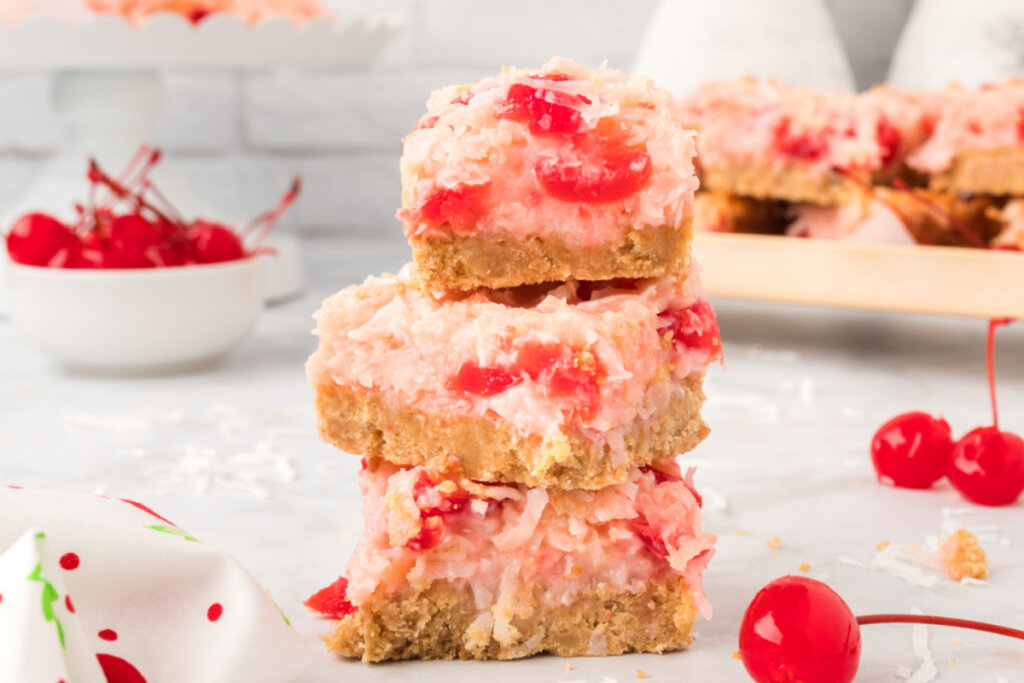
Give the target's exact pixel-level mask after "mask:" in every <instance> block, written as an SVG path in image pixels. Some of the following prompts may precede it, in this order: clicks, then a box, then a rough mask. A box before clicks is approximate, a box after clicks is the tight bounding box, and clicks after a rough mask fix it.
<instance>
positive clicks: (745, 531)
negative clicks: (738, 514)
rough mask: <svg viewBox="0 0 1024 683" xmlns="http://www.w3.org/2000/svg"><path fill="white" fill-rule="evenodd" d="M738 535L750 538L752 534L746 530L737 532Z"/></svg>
mask: <svg viewBox="0 0 1024 683" xmlns="http://www.w3.org/2000/svg"><path fill="white" fill-rule="evenodd" d="M736 535H737V536H749V535H750V532H749V531H747V530H746V529H737V530H736Z"/></svg>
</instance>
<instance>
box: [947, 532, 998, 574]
mask: <svg viewBox="0 0 1024 683" xmlns="http://www.w3.org/2000/svg"><path fill="white" fill-rule="evenodd" d="M939 553H940V555H941V557H942V566H943V567H944V568H945V570H946V575H947V576H948V577H949V578H951V579H952V580H954V581H961V582H963V581H966V580H975V581H977V580H980V579H985V578H988V557H987V556H986V555H985V549H984V548H982V547H981V544H980V543H978V537H977V536H975V535H974V534H972V533H971V532H970V531H968V530H967V529H957V530H956V532H954V533H952V534H950V535H949V536H946V537H945V538H943V539H942V543H941V545H940V546H939Z"/></svg>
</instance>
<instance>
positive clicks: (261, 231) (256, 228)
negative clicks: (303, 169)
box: [242, 176, 302, 248]
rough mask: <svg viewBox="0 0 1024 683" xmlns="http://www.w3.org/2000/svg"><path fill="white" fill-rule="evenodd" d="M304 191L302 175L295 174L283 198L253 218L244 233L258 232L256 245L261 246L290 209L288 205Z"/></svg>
mask: <svg viewBox="0 0 1024 683" xmlns="http://www.w3.org/2000/svg"><path fill="white" fill-rule="evenodd" d="M300 192H302V176H295V178H293V179H292V184H291V187H289V188H288V191H287V192H285V193H284V195H283V196H282V197H281V200H280V201H279V202H278V203H277V206H275V207H274V208H273V209H271V210H270V211H266V212H264V213H261V214H260V215H259V216H256V218H253V219H252V220H251V221H250V222H249V224H248V225H247V226H245V229H244V230H243V231H242V234H243V235H249V234H252V233H255V234H256V243H255V247H256V248H259V247H260V246H261V245H262V244H263V241H264V240H265V239H266V238H267V235H269V234H270V231H271V230H273V229H274V226H275V225H276V224H277V221H278V220H280V218H281V215H282V214H284V212H285V211H287V210H288V207H289V206H291V205H292V203H293V202H295V200H296V199H297V198H298V196H299V193H300Z"/></svg>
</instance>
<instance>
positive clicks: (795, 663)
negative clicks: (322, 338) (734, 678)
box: [739, 576, 1024, 683]
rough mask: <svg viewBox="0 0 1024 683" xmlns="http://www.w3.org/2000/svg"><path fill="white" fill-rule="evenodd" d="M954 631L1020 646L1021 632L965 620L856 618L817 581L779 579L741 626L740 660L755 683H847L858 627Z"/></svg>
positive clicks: (856, 657) (855, 662)
mask: <svg viewBox="0 0 1024 683" xmlns="http://www.w3.org/2000/svg"><path fill="white" fill-rule="evenodd" d="M870 624H925V625H932V626H953V627H958V628H968V629H973V630H977V631H985V632H987V633H995V634H998V635H1003V636H1009V637H1011V638H1017V639H1019V640H1024V631H1021V630H1018V629H1013V628H1008V627H1006V626H999V625H996V624H989V623H985V622H981V621H972V620H969V619H957V618H950V617H939V616H931V615H919V614H870V615H866V616H862V617H855V616H854V614H853V611H852V610H851V609H850V607H849V605H847V604H846V602H845V601H844V600H843V599H842V598H841V597H840V596H839V594H838V593H836V592H835V591H834V590H832V589H831V588H829V587H828V586H827V585H825V584H824V583H822V582H821V581H817V580H815V579H811V578H809V577H806V576H783V577H781V578H778V579H776V580H774V581H772V582H771V583H769V584H768V585H767V586H765V587H764V588H762V589H761V590H760V591H758V593H757V595H755V596H754V599H753V600H752V601H751V602H750V605H749V606H748V607H747V611H746V613H745V614H744V615H743V622H742V624H741V625H740V633H739V645H740V659H741V660H742V661H743V665H744V666H745V667H746V669H747V672H748V673H749V674H750V676H751V678H753V679H754V680H755V681H757V682H758V683H801V682H802V683H817V682H819V681H829V682H830V683H849V682H850V681H852V680H853V679H854V678H855V677H856V675H857V669H858V668H859V666H860V656H861V636H860V627H861V626H867V625H870Z"/></svg>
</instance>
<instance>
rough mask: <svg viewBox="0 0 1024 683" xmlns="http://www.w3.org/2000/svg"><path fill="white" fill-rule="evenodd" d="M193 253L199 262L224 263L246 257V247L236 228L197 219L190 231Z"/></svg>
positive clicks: (189, 237)
mask: <svg viewBox="0 0 1024 683" xmlns="http://www.w3.org/2000/svg"><path fill="white" fill-rule="evenodd" d="M188 239H189V241H190V242H191V243H192V254H193V255H194V257H195V259H196V261H197V262H199V263H223V262H225V261H238V260H240V259H243V258H245V256H246V252H245V247H244V246H243V245H242V240H241V239H239V237H238V234H237V233H235V231H234V230H232V229H231V228H228V227H226V226H223V225H220V224H218V223H209V222H207V221H196V222H195V223H194V224H193V225H192V227H191V228H190V229H189V231H188Z"/></svg>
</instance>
